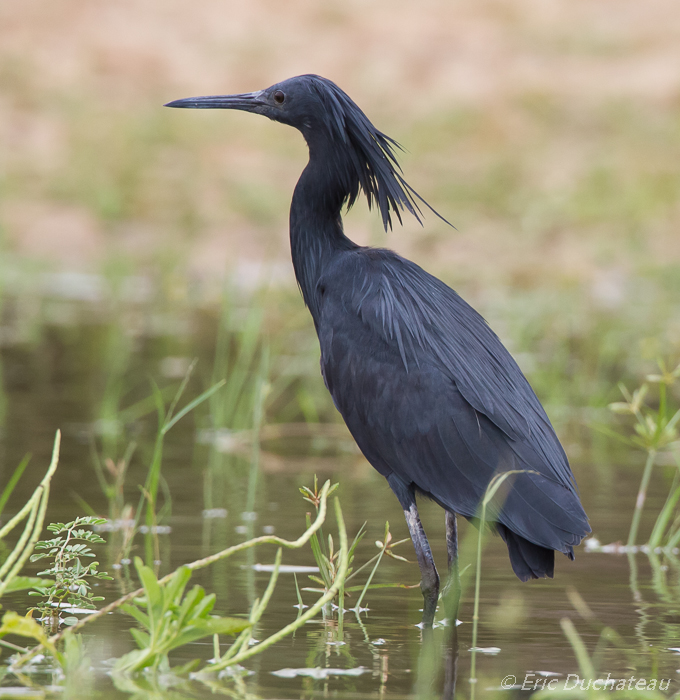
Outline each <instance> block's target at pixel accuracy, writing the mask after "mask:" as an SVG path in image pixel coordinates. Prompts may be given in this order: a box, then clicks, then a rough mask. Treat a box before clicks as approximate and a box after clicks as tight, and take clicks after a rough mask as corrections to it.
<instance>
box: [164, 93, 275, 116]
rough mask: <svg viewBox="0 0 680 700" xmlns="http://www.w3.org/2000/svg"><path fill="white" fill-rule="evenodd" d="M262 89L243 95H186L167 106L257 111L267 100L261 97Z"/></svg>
mask: <svg viewBox="0 0 680 700" xmlns="http://www.w3.org/2000/svg"><path fill="white" fill-rule="evenodd" d="M261 96H262V91H261V90H259V91H258V92H245V93H243V94H241V95H208V96H205V97H186V98H185V99H183V100H174V101H173V102H168V104H166V105H165V107H181V108H184V109H240V110H243V111H244V112H256V111H257V108H258V107H262V106H264V105H265V104H266V102H265V101H264V100H262V99H260V98H261Z"/></svg>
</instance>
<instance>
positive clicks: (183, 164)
mask: <svg viewBox="0 0 680 700" xmlns="http://www.w3.org/2000/svg"><path fill="white" fill-rule="evenodd" d="M305 72H314V73H319V74H321V75H324V76H326V77H328V78H330V79H332V80H334V81H335V82H337V83H338V84H339V85H340V86H341V87H342V88H343V89H344V90H345V91H347V92H348V93H349V94H350V95H351V96H352V97H353V98H354V100H355V101H356V102H357V103H358V104H359V105H360V106H361V107H362V108H363V109H364V110H365V112H366V113H367V114H368V115H369V117H370V118H371V119H372V120H373V121H374V123H375V124H376V125H377V126H378V127H379V128H380V129H381V130H383V131H385V132H386V133H387V134H389V135H391V136H393V137H394V138H396V139H397V140H398V141H399V142H400V143H401V144H402V145H403V146H404V149H405V152H404V154H403V156H402V158H401V160H402V164H403V168H404V174H405V176H406V178H407V180H408V181H409V183H410V184H411V185H412V186H414V187H415V188H416V190H417V191H418V192H419V193H420V194H422V195H423V196H424V197H425V198H426V199H427V200H428V201H429V202H430V203H431V204H432V205H433V206H434V207H435V208H436V209H437V210H438V211H439V212H441V214H442V215H443V216H444V217H446V218H447V219H448V220H449V221H451V222H452V223H453V224H454V225H455V227H456V228H455V229H452V228H449V227H447V226H446V225H445V224H443V223H442V222H441V221H440V220H439V219H437V218H436V217H435V216H434V215H429V216H427V218H426V220H425V223H424V226H423V227H420V226H419V225H418V224H417V222H415V221H413V220H410V219H406V220H405V224H404V226H403V227H397V228H396V229H395V230H394V231H392V232H388V233H385V232H384V231H383V230H382V229H381V225H380V221H379V217H377V216H376V215H375V213H374V212H369V211H368V210H367V208H366V206H365V204H364V202H359V203H358V204H357V205H356V206H355V207H354V209H353V210H352V211H351V212H349V214H348V216H347V217H346V222H345V223H346V230H347V232H348V234H349V235H350V237H352V238H354V239H355V240H356V241H357V242H359V243H363V244H371V245H381V246H387V247H390V248H393V249H395V250H397V251H398V252H399V253H401V254H403V255H405V256H407V257H410V258H412V259H414V260H415V261H416V262H418V263H419V264H421V265H422V266H423V267H425V268H426V269H428V270H429V271H431V272H433V273H434V274H436V275H438V276H440V277H442V278H443V279H444V280H445V281H446V282H448V283H449V284H450V285H451V286H453V287H454V288H455V289H456V290H457V291H459V293H461V294H462V295H463V296H464V297H465V298H466V299H467V300H468V301H470V302H471V303H472V304H473V305H474V306H475V307H476V308H478V309H479V310H480V311H481V312H482V314H483V315H485V317H486V318H487V319H488V320H489V322H490V323H491V325H492V327H493V328H494V329H495V330H496V331H497V332H498V333H499V335H500V336H501V337H502V339H503V340H504V342H505V343H506V344H507V345H508V346H509V347H510V349H511V350H512V351H513V353H514V354H515V355H516V357H517V358H518V361H519V362H520V365H521V366H522V368H523V369H524V370H525V372H526V373H527V374H528V376H529V377H530V379H531V381H532V383H533V385H534V387H535V388H536V390H537V393H538V394H539V396H540V397H541V399H542V400H543V401H544V402H545V403H546V404H547V405H548V409H549V413H550V415H551V417H552V418H553V420H554V421H555V422H556V424H557V425H558V428H559V429H560V430H561V431H567V430H568V428H569V425H572V426H573V427H574V430H576V431H580V432H581V433H583V435H581V437H580V438H578V440H575V444H574V450H575V453H574V454H577V453H578V451H579V450H581V447H580V446H579V445H577V444H576V443H577V442H583V440H582V439H581V438H583V439H585V436H587V440H589V439H590V434H591V432H592V431H591V429H590V427H588V426H589V423H590V422H591V421H592V419H593V416H596V415H597V411H599V410H600V409H602V408H603V407H604V406H606V404H607V403H608V402H609V401H612V400H616V399H617V397H618V395H619V393H618V389H617V388H616V384H617V382H618V381H619V380H621V379H625V380H630V381H634V380H637V379H639V378H640V376H642V375H643V374H644V373H645V372H648V371H650V370H653V369H654V367H655V366H656V361H657V360H658V359H659V358H663V359H666V360H667V361H669V362H672V361H673V360H674V359H675V358H677V356H678V354H680V304H678V299H679V298H680V233H679V231H678V228H679V225H680V168H679V167H678V163H680V12H678V11H677V7H676V4H675V3H673V2H672V1H670V0H653V1H651V2H649V3H645V4H644V5H642V4H640V3H638V2H635V1H634V0H616V1H614V0H603V1H602V2H597V3H593V2H588V1H580V0H576V1H574V2H571V3H561V2H557V1H556V0H512V1H510V0H480V1H475V2H457V3H453V4H452V3H451V2H448V1H446V0H425V1H424V2H421V3H412V2H405V1H403V0H390V2H387V1H386V0H364V1H359V0H344V1H343V2H334V1H328V2H310V1H309V0H293V1H291V2H287V3H284V4H282V3H277V2H271V1H268V0H256V1H253V2H248V3H236V2H224V1H218V0H203V1H202V2H200V3H196V2H188V0H166V1H164V2H157V1H155V0H124V1H121V2H117V3H110V2H105V1H104V0H87V1H83V0H62V1H61V2H59V3H56V4H55V3H53V2H50V1H48V0H26V1H25V2H20V3H19V2H15V3H2V5H0V246H1V251H2V253H1V256H0V288H1V289H2V297H3V300H4V302H3V316H4V321H3V326H2V333H1V334H0V343H2V346H3V347H4V348H5V350H6V353H5V354H6V361H10V360H11V353H12V349H21V350H25V351H29V350H30V352H32V353H35V352H38V351H40V349H41V348H43V350H44V342H43V341H45V339H46V338H47V339H48V340H49V338H52V339H54V338H58V339H59V342H60V343H61V344H62V345H63V346H64V347H65V348H80V349H81V353H82V355H83V356H86V357H88V358H89V359H88V362H89V365H91V366H92V367H95V366H96V367H98V368H99V369H98V371H99V372H100V378H99V380H98V383H97V382H95V384H94V388H93V389H92V390H91V391H90V394H91V396H90V400H91V401H92V402H94V403H93V406H90V407H89V408H83V407H82V406H81V407H80V408H76V404H77V403H78V402H77V401H75V400H74V404H73V410H74V412H75V413H76V414H78V416H79V418H78V419H79V420H81V419H84V418H85V419H87V420H89V419H91V418H93V417H96V416H97V415H98V412H100V408H97V405H98V401H99V400H98V399H96V398H95V397H96V396H97V391H98V389H100V390H101V391H103V390H104V388H105V387H106V386H108V384H107V382H108V383H109V384H110V377H111V368H110V362H111V358H112V357H113V358H117V361H118V362H119V363H120V364H121V367H120V368H119V370H118V373H119V374H120V375H121V376H123V375H124V374H125V371H126V370H125V367H126V366H127V365H126V363H127V362H128V360H125V361H123V360H121V358H124V357H128V356H129V357H132V356H133V355H134V354H135V352H136V351H137V350H140V348H141V346H142V345H143V344H144V340H145V339H148V338H150V337H155V338H159V337H165V338H166V339H167V338H170V337H172V338H174V339H175V341H178V339H180V338H184V339H185V341H186V342H185V345H184V346H182V347H180V348H177V347H175V348H170V349H169V348H168V347H165V346H163V347H162V349H161V350H159V351H158V353H157V354H158V357H156V354H155V351H154V352H151V351H148V352H147V359H153V361H154V362H155V363H156V364H154V365H153V369H152V370H149V371H151V372H152V373H153V372H156V373H160V374H161V375H162V374H167V372H170V375H172V372H173V371H174V372H175V374H177V373H178V372H179V373H180V374H181V368H182V367H185V366H186V363H184V364H182V363H181V362H180V363H179V364H177V363H175V364H174V365H173V364H172V361H170V364H168V363H167V362H166V364H162V363H163V361H164V357H165V355H168V356H170V357H173V356H174V355H176V354H177V355H185V354H189V355H190V354H192V353H194V352H198V350H196V351H194V350H193V349H190V346H191V347H193V345H192V344H197V345H198V346H200V347H204V348H205V349H206V353H208V354H210V353H211V352H212V351H213V350H214V342H215V333H216V332H217V331H216V330H215V325H216V324H217V323H218V321H217V319H218V318H219V317H220V314H222V311H221V309H223V308H224V303H226V304H227V306H229V308H231V309H232V310H233V309H235V310H236V313H235V315H233V314H232V316H233V318H232V323H233V324H236V326H238V324H239V323H240V321H238V318H239V314H240V315H241V316H244V314H245V315H247V313H249V312H248V309H252V308H254V307H257V308H258V310H259V313H260V314H261V316H262V319H263V320H262V327H261V330H262V332H263V333H264V334H265V336H266V337H267V342H268V343H269V344H271V345H272V348H273V350H272V357H273V358H274V359H273V360H272V362H273V365H272V372H273V373H274V374H275V375H276V374H280V375H287V376H292V375H295V376H296V377H297V379H296V382H297V385H299V387H303V388H302V389H301V388H299V387H298V389H299V390H296V392H294V394H295V395H294V397H293V398H291V401H292V402H293V403H292V404H290V405H289V406H288V408H287V409H286V412H284V413H285V415H284V416H283V417H281V416H280V415H279V414H278V409H277V410H276V411H272V412H270V415H269V419H270V420H278V419H281V420H283V419H284V418H285V419H286V420H291V419H293V418H295V419H304V420H310V419H313V420H319V419H322V420H331V421H335V420H337V416H336V414H335V412H334V410H333V408H332V405H331V402H330V399H329V398H328V397H327V395H326V394H325V391H324V390H323V387H322V386H321V382H320V381H319V380H318V366H317V360H316V355H317V353H318V350H317V346H316V340H315V338H314V334H313V329H312V324H311V321H310V319H309V318H308V317H307V315H306V311H305V310H304V308H303V305H302V303H301V299H300V298H299V295H298V292H297V289H296V285H295V280H294V277H293V272H292V266H291V263H290V254H289V247H288V206H289V202H290V197H291V194H292V190H293V187H294V185H295V182H296V180H297V177H298V176H299V173H300V172H301V170H302V168H303V167H304V165H305V162H306V147H305V145H304V142H303V140H302V138H301V136H300V135H299V134H298V133H297V132H296V131H294V130H292V129H288V128H286V127H284V126H282V125H279V124H275V123H272V122H269V121H267V120H265V119H261V118H255V117H253V115H248V114H241V113H234V112H231V113H226V112H217V111H215V112H212V111H208V112H187V111H176V110H169V109H164V108H163V106H162V105H163V104H164V103H165V102H168V101H170V100H172V99H176V98H180V97H188V96H192V95H200V94H215V93H229V92H241V91H250V90H256V89H260V88H264V87H266V86H269V85H270V84H273V83H275V82H277V81H279V80H282V79H285V78H287V77H290V76H292V75H296V74H300V73H305ZM225 295H226V297H225ZM227 297H228V302H225V298H227ZM239 309H240V311H239ZM234 319H237V320H234ZM204 321H205V323H203V322H204ZM83 324H84V325H83ZM107 324H109V325H107ZM202 324H203V325H202ZM206 324H207V325H206ZM236 326H234V327H236ZM68 327H78V328H79V329H80V330H79V331H78V332H75V331H70V332H68V333H66V332H65V331H64V330H63V329H64V328H68ZM112 327H115V329H116V330H115V332H114V331H111V333H112V334H113V337H115V338H118V340H115V342H114V341H108V340H106V338H108V337H109V336H108V335H106V333H103V331H102V329H109V330H107V331H106V332H107V333H108V332H109V331H110V330H111V328H112ZM46 328H47V329H50V328H51V329H52V330H50V331H49V333H47V332H46V330H45V329H46ZM83 328H89V330H90V331H91V332H92V334H93V338H91V339H89V340H88V339H87V338H89V336H83V333H85V330H83ZM93 328H94V329H95V330H93ZM59 329H61V330H59ZM97 329H99V330H97ZM102 333H103V334H102ZM111 333H109V335H110V334H111ZM50 334H51V335H50ZM94 338H96V340H95V339H94ZM50 342H51V341H50ZM111 343H113V345H111ZM116 343H122V345H121V346H120V347H123V348H126V350H125V352H122V354H121V350H120V348H119V347H118V346H117V345H116ZM161 345H162V344H161ZM107 348H108V349H107ZM111 348H113V349H111ZM45 352H46V351H45ZM63 352H65V350H63ZM63 352H62V351H60V352H56V351H50V353H49V357H50V358H52V359H51V360H50V361H49V362H48V361H47V360H46V359H45V357H43V358H42V359H40V360H32V361H31V362H35V363H37V365H38V366H39V367H40V368H42V369H37V370H36V369H35V367H33V365H32V364H30V363H29V367H33V369H28V370H27V369H26V368H25V367H24V369H21V366H19V368H16V367H15V368H12V366H7V367H6V371H5V384H6V385H7V386H12V382H15V383H18V384H17V386H20V387H21V386H25V383H26V382H29V383H30V381H33V380H34V379H35V371H37V372H38V375H39V376H42V374H40V373H41V372H42V373H43V374H44V373H45V372H48V370H47V369H45V367H52V369H53V370H54V371H55V372H58V371H64V363H63V362H61V364H60V363H59V360H58V357H60V356H61V355H60V353H61V354H63ZM8 353H9V354H8ZM107 353H108V355H107ZM55 358H57V359H55ZM82 361H83V360H82V357H79V358H78V359H77V360H74V363H76V364H77V363H80V367H81V369H80V370H79V369H78V368H76V367H74V369H73V372H72V374H71V375H69V376H70V377H75V376H77V375H78V373H79V372H80V371H82V369H83V368H84V365H83V364H82ZM50 363H51V364H50ZM168 367H169V368H170V369H168ZM173 367H174V368H175V369H174V370H173V369H172V368H173ZM178 368H179V369H178ZM34 370H35V371H34ZM93 371H94V370H93ZM206 372H207V370H206ZM102 373H103V374H102ZM114 374H115V373H114ZM307 377H308V378H309V381H307V379H306V378H307ZM64 381H67V379H64ZM93 381H94V380H93V379H92V378H90V380H89V384H90V386H92V382H93ZM22 382H23V384H22ZM8 383H9V384H8ZM303 389H304V390H303ZM42 390H43V394H44V391H45V387H43V388H42ZM121 392H123V393H124V391H123V390H121ZM300 392H302V393H300ZM284 393H285V392H284ZM121 395H122V394H121ZM291 396H292V395H291ZM301 397H302V398H301ZM289 398H290V397H289ZM81 403H82V402H81ZM279 408H280V407H279ZM593 412H595V413H593ZM605 413H606V412H605ZM93 414H94V416H93ZM600 418H602V416H600ZM602 420H604V418H602ZM48 423H49V429H50V432H51V430H52V429H53V427H54V426H53V421H48ZM583 426H586V428H585V429H584V428H583ZM47 427H48V426H47V425H46V426H45V430H47ZM564 435H566V433H564V432H563V436H564ZM587 440H586V441H587Z"/></svg>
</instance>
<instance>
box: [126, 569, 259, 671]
mask: <svg viewBox="0 0 680 700" xmlns="http://www.w3.org/2000/svg"><path fill="white" fill-rule="evenodd" d="M135 568H136V569H137V574H138V575H139V579H140V581H141V582H142V585H143V587H144V595H143V596H142V597H139V598H135V599H134V601H133V603H134V604H133V605H130V604H125V605H123V606H121V609H122V610H123V611H124V612H126V613H127V614H128V615H131V616H132V617H134V618H135V620H137V622H138V623H139V624H140V625H141V626H142V628H143V629H141V630H140V629H134V628H133V629H131V630H130V633H131V634H132V636H133V637H134V640H135V642H136V643H137V646H138V647H139V649H135V650H134V651H131V652H129V653H128V654H125V655H124V656H123V657H121V658H120V659H119V660H118V662H117V663H116V667H115V670H116V671H118V672H119V673H135V672H137V671H140V670H141V669H143V668H146V667H151V668H154V669H157V668H158V667H159V666H160V665H161V664H164V665H167V663H168V661H167V657H168V654H169V653H170V652H171V651H172V650H173V649H176V648H177V647H180V646H183V645H184V644H188V643H190V642H195V641H197V640H199V639H202V638H203V637H207V636H211V635H215V634H218V635H219V634H227V635H233V634H238V633H239V632H242V631H243V630H244V629H245V628H246V627H250V624H251V623H250V622H249V621H248V620H245V619H242V618H230V617H216V616H214V615H211V614H210V613H211V611H212V609H213V607H214V605H215V594H214V593H213V594H211V595H206V594H205V591H204V590H203V588H202V587H201V586H194V587H193V588H192V589H191V590H190V591H189V592H188V593H187V594H186V595H185V593H184V591H185V589H186V586H187V583H188V582H189V579H190V578H191V570H190V569H189V568H188V567H186V566H181V567H180V568H179V569H177V570H176V571H175V572H174V573H173V575H172V577H171V578H170V580H169V581H167V583H165V584H164V585H161V584H160V583H159V581H158V579H157V578H156V576H155V574H154V572H153V571H152V570H151V569H150V568H149V567H148V566H144V564H143V563H142V560H141V559H140V558H139V557H135Z"/></svg>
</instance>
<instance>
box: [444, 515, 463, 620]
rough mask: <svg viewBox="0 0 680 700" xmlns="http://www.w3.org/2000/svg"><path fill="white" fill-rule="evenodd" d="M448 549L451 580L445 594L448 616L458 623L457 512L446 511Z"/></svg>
mask: <svg viewBox="0 0 680 700" xmlns="http://www.w3.org/2000/svg"><path fill="white" fill-rule="evenodd" d="M446 550H447V552H448V555H449V581H448V583H447V584H446V594H445V595H444V601H445V607H446V614H447V617H448V618H450V619H451V622H452V624H453V625H455V624H456V618H457V616H458V606H459V605H460V570H459V567H458V523H457V522H456V514H455V513H451V512H450V511H448V510H447V511H446Z"/></svg>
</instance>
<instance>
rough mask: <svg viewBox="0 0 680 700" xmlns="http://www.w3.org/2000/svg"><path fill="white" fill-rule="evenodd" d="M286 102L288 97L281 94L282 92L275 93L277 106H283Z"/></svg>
mask: <svg viewBox="0 0 680 700" xmlns="http://www.w3.org/2000/svg"><path fill="white" fill-rule="evenodd" d="M285 100H286V96H285V95H284V94H283V93H282V92H281V90H277V91H276V92H275V93H274V102H276V104H277V105H282V104H283V103H284V102H285Z"/></svg>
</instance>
